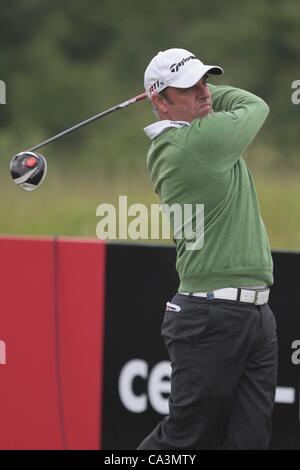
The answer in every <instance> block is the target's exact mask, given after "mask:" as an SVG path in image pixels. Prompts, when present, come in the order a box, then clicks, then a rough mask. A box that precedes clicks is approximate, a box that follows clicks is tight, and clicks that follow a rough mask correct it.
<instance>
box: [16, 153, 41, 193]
mask: <svg viewBox="0 0 300 470" xmlns="http://www.w3.org/2000/svg"><path fill="white" fill-rule="evenodd" d="M46 172H47V161H46V159H45V158H44V157H43V155H40V154H39V153H33V152H20V153H18V154H17V155H15V156H14V157H13V158H12V159H11V162H10V174H11V177H12V179H13V180H14V182H15V183H16V185H17V186H19V187H20V188H22V189H24V190H25V191H34V190H35V189H36V188H38V187H39V186H40V185H41V184H42V182H43V181H44V178H45V176H46Z"/></svg>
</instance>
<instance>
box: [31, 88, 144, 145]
mask: <svg viewBox="0 0 300 470" xmlns="http://www.w3.org/2000/svg"><path fill="white" fill-rule="evenodd" d="M146 96H147V93H141V94H140V95H137V96H135V97H134V98H131V99H129V100H127V101H124V102H123V103H120V104H117V105H116V106H113V107H112V108H109V109H107V110H106V111H103V112H102V113H99V114H96V115H95V116H92V117H90V118H88V119H86V120H85V121H81V122H79V123H78V124H75V126H72V127H70V128H69V129H66V130H64V131H62V132H60V133H59V134H56V135H54V136H53V137H50V138H49V139H47V140H44V142H41V143H40V144H38V145H35V146H34V147H31V148H30V149H27V152H33V151H34V150H37V149H39V148H41V147H44V145H47V144H50V142H53V141H55V140H58V139H60V138H61V137H63V136H65V135H67V134H70V133H71V132H74V131H76V130H77V129H79V128H80V127H83V126H86V125H87V124H90V123H91V122H93V121H96V120H97V119H100V118H101V117H104V116H107V115H108V114H111V113H113V112H115V111H118V110H119V109H123V108H126V107H127V106H129V105H130V104H133V103H136V102H137V101H141V100H143V99H144V98H146Z"/></svg>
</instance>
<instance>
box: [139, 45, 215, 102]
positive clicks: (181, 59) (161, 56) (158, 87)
mask: <svg viewBox="0 0 300 470" xmlns="http://www.w3.org/2000/svg"><path fill="white" fill-rule="evenodd" d="M206 73H212V74H215V75H221V74H222V73H224V70H223V69H222V68H221V67H218V66H217V65H204V64H203V62H201V60H199V59H197V57H195V55H194V54H192V53H191V52H189V51H186V50H185V49H167V50H166V51H161V52H159V53H158V54H157V55H156V56H155V57H153V59H152V60H151V62H150V64H149V65H148V67H147V68H146V71H145V77H144V85H145V90H146V92H147V95H148V97H149V98H150V99H151V97H152V96H153V95H154V94H157V93H159V92H160V91H162V90H163V89H164V88H167V87H168V86H172V87H176V88H189V87H191V86H194V85H195V84H196V83H197V82H198V81H199V80H200V79H201V78H202V77H203V75H205V74H206Z"/></svg>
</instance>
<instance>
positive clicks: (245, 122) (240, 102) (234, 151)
mask: <svg viewBox="0 0 300 470" xmlns="http://www.w3.org/2000/svg"><path fill="white" fill-rule="evenodd" d="M209 88H210V91H211V93H212V104H213V110H214V112H213V113H210V114H209V115H208V116H206V117H204V118H201V119H195V120H194V121H193V122H192V123H191V125H190V126H189V127H188V129H186V135H185V148H188V149H189V150H190V152H192V153H193V154H194V155H195V154H196V155H197V156H198V158H199V159H201V163H202V164H203V165H204V166H205V169H206V170H207V171H213V172H224V171H226V170H228V169H230V168H232V166H233V165H234V164H235V163H236V162H237V161H238V160H239V158H240V157H241V156H242V154H243V153H244V152H245V150H246V149H247V147H248V146H249V145H250V144H251V142H252V141H253V140H254V138H255V136H256V135H257V133H258V131H259V130H260V128H261V127H262V125H263V123H264V121H265V119H266V117H267V115H268V113H269V107H268V105H267V104H266V103H265V102H264V101H263V100H262V99H261V98H259V97H258V96H255V95H253V94H252V93H249V92H247V91H244V90H240V89H238V88H233V87H230V86H223V85H221V86H213V85H209Z"/></svg>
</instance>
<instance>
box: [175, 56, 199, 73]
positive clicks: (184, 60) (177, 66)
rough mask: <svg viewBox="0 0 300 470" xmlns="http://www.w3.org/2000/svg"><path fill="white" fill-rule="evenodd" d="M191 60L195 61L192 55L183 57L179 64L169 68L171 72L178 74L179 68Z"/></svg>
mask: <svg viewBox="0 0 300 470" xmlns="http://www.w3.org/2000/svg"><path fill="white" fill-rule="evenodd" d="M191 59H197V57H195V56H194V55H190V56H189V57H185V58H184V59H182V60H181V61H180V62H177V63H175V64H172V65H171V67H170V70H171V72H178V70H179V68H180V67H182V66H183V65H184V64H185V63H186V62H188V61H189V60H191Z"/></svg>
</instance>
